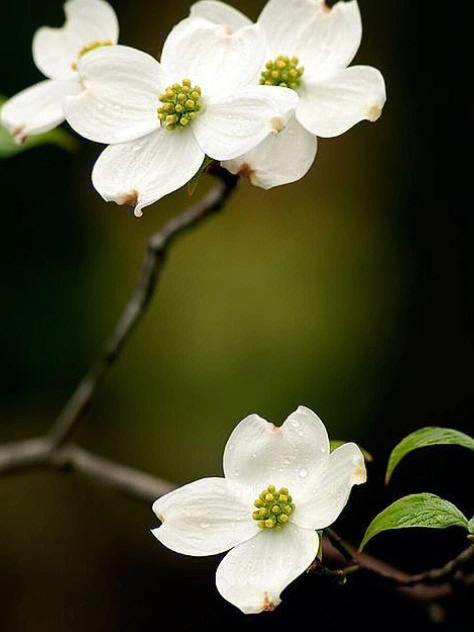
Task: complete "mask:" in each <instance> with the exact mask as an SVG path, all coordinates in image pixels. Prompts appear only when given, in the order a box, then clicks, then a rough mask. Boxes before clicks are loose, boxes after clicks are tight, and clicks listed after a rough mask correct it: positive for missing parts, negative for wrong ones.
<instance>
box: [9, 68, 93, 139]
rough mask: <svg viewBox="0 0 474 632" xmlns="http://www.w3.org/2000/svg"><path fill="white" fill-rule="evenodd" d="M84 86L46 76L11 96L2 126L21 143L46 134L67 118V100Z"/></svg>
mask: <svg viewBox="0 0 474 632" xmlns="http://www.w3.org/2000/svg"><path fill="white" fill-rule="evenodd" d="M80 91H81V86H80V85H79V82H78V81H77V79H76V78H75V77H73V78H72V79H46V80H45V81H41V82H40V83H37V84H36V85H34V86H31V87H30V88H27V89H26V90H23V91H22V92H19V93H18V94H16V95H15V96H14V97H12V98H11V99H9V100H8V101H7V102H6V103H5V104H4V105H3V107H2V109H1V121H2V125H4V127H6V128H7V129H8V131H9V132H10V134H11V135H12V136H14V137H15V138H16V139H17V141H18V142H23V141H24V140H25V139H26V137H27V136H30V135H31V134H42V133H43V132H47V131H48V130H50V129H53V128H54V127H56V126H57V125H59V124H60V123H62V122H63V121H64V111H63V101H64V98H65V97H66V96H67V95H72V94H77V93H79V92H80Z"/></svg>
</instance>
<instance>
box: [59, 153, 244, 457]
mask: <svg viewBox="0 0 474 632" xmlns="http://www.w3.org/2000/svg"><path fill="white" fill-rule="evenodd" d="M207 172H208V173H210V174H212V175H213V176H215V177H216V178H218V180H219V182H218V183H217V185H216V186H215V187H214V188H213V189H212V190H211V191H210V192H209V193H208V194H207V195H206V196H205V197H204V198H203V199H202V200H200V201H199V202H197V203H196V204H194V205H192V206H191V207H190V208H189V209H187V210H186V211H184V212H183V213H181V214H180V215H177V216H176V217H174V218H173V219H171V220H170V221H169V222H168V223H167V224H165V226H164V227H163V228H162V229H160V230H159V231H157V232H156V233H154V234H153V235H151V236H150V238H149V239H148V246H147V251H146V254H145V259H144V261H143V265H142V269H141V274H140V279H139V281H138V285H137V287H136V288H135V291H134V292H133V294H132V297H131V299H130V301H129V302H128V303H127V305H126V306H125V309H124V311H123V313H122V315H121V317H120V319H119V321H118V323H117V325H116V327H115V330H114V332H113V333H112V335H111V337H110V339H109V341H108V342H107V344H106V345H105V349H104V352H103V354H102V356H101V357H100V358H99V360H98V361H97V363H96V364H95V365H94V366H93V367H92V368H91V369H90V371H89V372H88V373H87V374H86V375H85V377H84V378H83V379H82V381H81V382H80V384H79V386H78V387H77V388H76V390H75V391H74V393H73V395H72V397H71V398H70V399H69V401H68V402H67V404H66V406H65V407H64V409H63V411H62V412H61V413H60V415H59V417H58V418H57V420H56V422H55V424H54V425H53V427H52V428H51V430H50V432H49V438H50V441H51V442H52V444H53V446H54V447H55V448H58V447H60V446H61V445H63V444H64V443H65V442H66V441H67V440H68V439H69V438H70V436H71V435H72V433H73V431H74V430H75V428H76V427H77V424H78V423H79V421H80V420H81V419H82V418H83V417H84V415H85V414H86V413H87V411H88V410H89V408H90V406H91V403H92V400H93V398H94V396H95V394H96V392H97V390H98V388H99V386H100V385H101V383H102V381H103V380H104V378H105V376H106V375H107V373H108V371H109V369H110V368H111V367H112V365H113V364H114V363H115V362H116V360H117V358H118V356H119V354H120V352H121V351H122V349H123V346H124V345H125V343H126V342H127V340H128V339H129V337H130V335H131V334H132V332H133V331H134V329H135V327H136V326H137V324H138V323H139V322H140V320H141V318H142V317H143V315H144V314H145V312H146V309H147V307H148V305H149V303H150V300H151V298H152V297H153V295H154V292H155V289H156V286H157V282H158V280H159V276H160V273H161V271H162V269H163V265H164V263H165V259H166V255H167V252H168V250H169V248H170V246H171V244H172V243H173V242H174V241H175V239H176V238H177V237H178V236H180V235H181V234H182V233H184V232H185V231H186V230H188V229H190V228H192V227H194V226H197V225H198V224H200V223H201V222H202V221H203V220H204V219H206V218H207V217H209V216H210V215H212V214H213V213H216V212H217V211H219V210H220V209H221V208H222V207H223V205H224V203H225V202H226V201H227V199H228V198H229V196H230V195H231V193H232V192H233V191H234V189H235V188H236V186H237V182H238V179H239V177H238V176H234V175H232V174H230V173H229V172H228V171H226V170H225V169H223V168H222V167H220V166H219V165H217V163H211V164H210V165H209V167H208V168H207Z"/></svg>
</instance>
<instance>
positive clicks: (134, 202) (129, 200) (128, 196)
mask: <svg viewBox="0 0 474 632" xmlns="http://www.w3.org/2000/svg"><path fill="white" fill-rule="evenodd" d="M139 199H140V194H139V193H138V191H136V190H133V191H130V192H128V193H124V194H123V195H122V196H121V197H119V198H117V200H116V202H117V204H118V205H119V206H131V207H132V208H133V214H134V215H135V217H143V212H142V209H141V206H140V204H139Z"/></svg>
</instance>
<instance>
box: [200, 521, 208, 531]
mask: <svg viewBox="0 0 474 632" xmlns="http://www.w3.org/2000/svg"><path fill="white" fill-rule="evenodd" d="M199 526H200V527H201V529H208V528H209V523H208V522H201V523H200V525H199Z"/></svg>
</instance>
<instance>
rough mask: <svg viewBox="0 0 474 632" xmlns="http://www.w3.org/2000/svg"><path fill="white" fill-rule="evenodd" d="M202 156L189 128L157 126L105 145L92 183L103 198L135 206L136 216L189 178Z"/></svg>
mask: <svg viewBox="0 0 474 632" xmlns="http://www.w3.org/2000/svg"><path fill="white" fill-rule="evenodd" d="M203 160H204V152H203V151H202V150H201V149H200V147H199V145H198V144H197V142H196V140H195V138H194V136H193V134H192V132H191V130H175V131H173V132H168V131H166V130H164V129H159V130H157V131H156V132H153V133H152V134H149V135H148V136H144V137H142V138H140V139H139V140H136V141H132V142H130V143H122V144H118V145H110V146H109V147H107V149H105V150H104V151H103V152H102V154H101V155H100V156H99V159H98V160H97V162H96V164H95V167H94V170H93V172H92V183H93V184H94V186H95V188H96V189H97V191H98V192H99V193H100V194H101V195H102V197H103V198H104V199H105V200H107V201H109V202H110V201H113V202H116V203H117V204H130V205H132V206H135V215H137V216H138V217H139V216H141V214H142V211H141V209H142V208H143V207H145V206H149V205H150V204H153V202H156V201H157V200H159V199H160V198H162V197H164V196H165V195H168V193H171V192H172V191H175V190H176V189H179V188H180V187H182V186H183V185H184V184H186V182H188V181H189V180H191V178H192V177H193V176H194V175H195V174H196V172H197V171H198V170H199V167H200V166H201V164H202V162H203Z"/></svg>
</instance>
